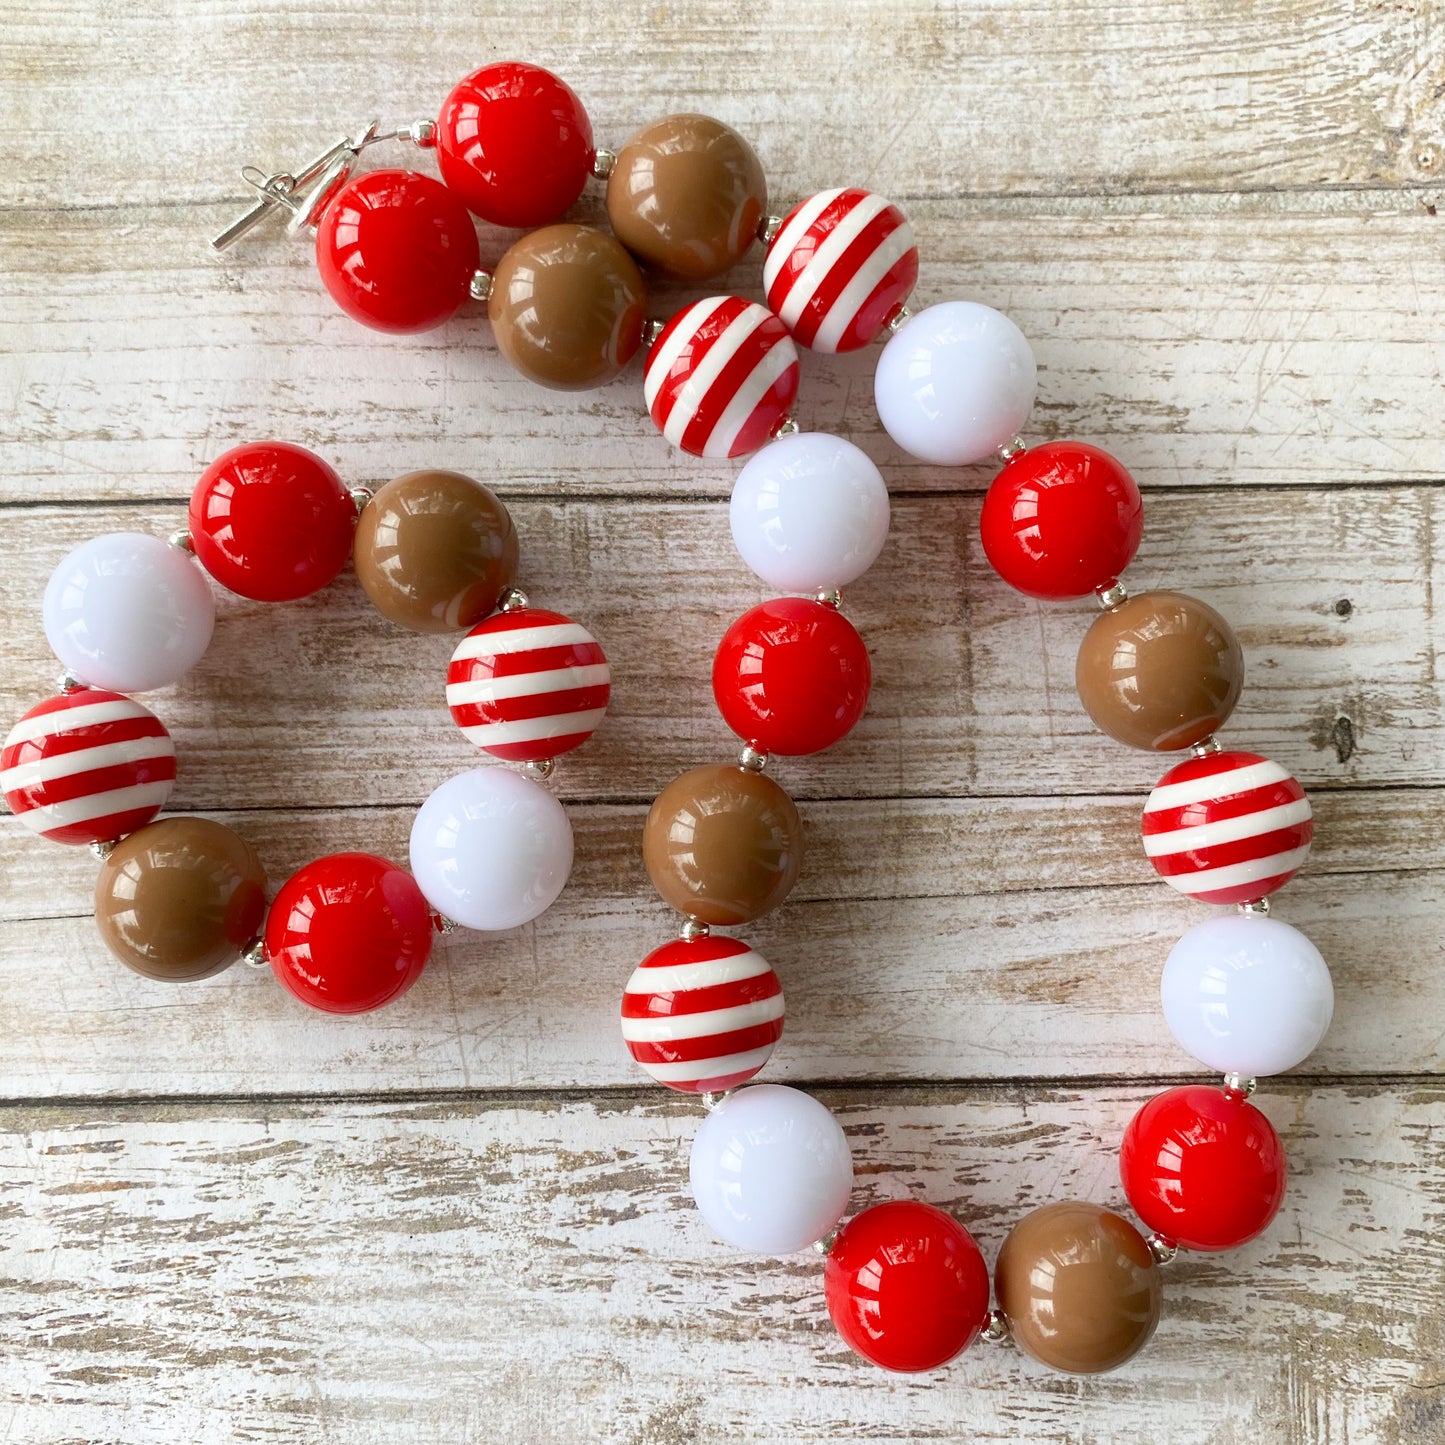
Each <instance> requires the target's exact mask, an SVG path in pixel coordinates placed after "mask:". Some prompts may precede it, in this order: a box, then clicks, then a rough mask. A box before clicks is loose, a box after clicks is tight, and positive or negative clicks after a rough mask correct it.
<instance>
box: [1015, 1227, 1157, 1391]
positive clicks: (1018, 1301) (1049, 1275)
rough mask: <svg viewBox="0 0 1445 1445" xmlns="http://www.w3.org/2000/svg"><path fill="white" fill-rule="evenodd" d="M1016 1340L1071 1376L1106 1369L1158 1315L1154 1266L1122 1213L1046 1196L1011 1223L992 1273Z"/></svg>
mask: <svg viewBox="0 0 1445 1445" xmlns="http://www.w3.org/2000/svg"><path fill="white" fill-rule="evenodd" d="M993 1285H994V1292H995V1293H996V1294H997V1296H998V1306H999V1308H1000V1309H1001V1310H1002V1311H1003V1312H1004V1314H1005V1315H1007V1316H1008V1322H1009V1330H1010V1332H1011V1333H1012V1335H1013V1338H1014V1340H1015V1342H1016V1343H1017V1344H1018V1345H1019V1347H1020V1348H1021V1349H1023V1350H1025V1351H1026V1352H1027V1353H1028V1354H1030V1355H1032V1356H1033V1357H1034V1359H1036V1360H1039V1361H1040V1362H1041V1363H1043V1364H1045V1365H1049V1366H1051V1367H1052V1368H1053V1369H1055V1370H1064V1371H1066V1372H1067V1373H1069V1374H1071V1375H1096V1374H1099V1373H1101V1372H1102V1371H1104V1370H1112V1369H1115V1368H1116V1367H1117V1366H1119V1365H1122V1364H1123V1363H1124V1361H1125V1360H1127V1359H1130V1358H1131V1357H1132V1356H1134V1355H1136V1354H1138V1352H1139V1351H1140V1350H1141V1349H1143V1348H1144V1345H1145V1343H1146V1342H1147V1341H1148V1339H1149V1336H1150V1335H1152V1334H1153V1333H1154V1327H1155V1326H1156V1325H1157V1324H1158V1323H1159V1309H1160V1305H1161V1304H1162V1302H1163V1291H1162V1289H1161V1287H1160V1282H1159V1266H1158V1265H1157V1264H1156V1263H1155V1262H1154V1256H1153V1255H1152V1254H1150V1252H1149V1246H1148V1244H1147V1243H1146V1242H1145V1239H1144V1236H1143V1235H1141V1234H1140V1233H1139V1231H1138V1230H1137V1229H1135V1228H1134V1226H1133V1225H1132V1224H1130V1223H1129V1221H1128V1220H1127V1219H1124V1218H1123V1217H1122V1216H1120V1215H1118V1214H1115V1213H1114V1212H1113V1211H1112V1210H1110V1209H1104V1208H1102V1207H1101V1206H1100V1205H1097V1204H1082V1203H1072V1202H1071V1203H1067V1204H1046V1205H1045V1206H1044V1207H1043V1208H1042V1209H1036V1210H1034V1212H1033V1213H1032V1214H1030V1215H1027V1216H1025V1217H1024V1218H1023V1219H1021V1220H1020V1221H1019V1222H1018V1223H1017V1224H1016V1225H1014V1227H1013V1229H1012V1231H1011V1232H1010V1233H1009V1236H1008V1238H1007V1239H1006V1240H1004V1242H1003V1248H1002V1249H1001V1250H1000V1251H999V1256H998V1263H997V1264H996V1265H995V1266H994V1272H993Z"/></svg>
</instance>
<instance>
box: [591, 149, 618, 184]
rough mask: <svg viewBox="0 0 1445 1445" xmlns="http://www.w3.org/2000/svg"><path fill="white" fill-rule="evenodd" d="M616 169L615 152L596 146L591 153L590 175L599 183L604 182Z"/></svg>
mask: <svg viewBox="0 0 1445 1445" xmlns="http://www.w3.org/2000/svg"><path fill="white" fill-rule="evenodd" d="M616 168H617V152H616V151H610V150H608V149H607V147H606V146H598V147H597V149H596V150H595V151H593V152H592V174H593V175H594V176H596V177H597V179H598V180H599V181H605V180H606V179H607V177H608V176H610V175H611V174H612V172H613V171H614V170H615V169H616Z"/></svg>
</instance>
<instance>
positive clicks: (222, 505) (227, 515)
mask: <svg viewBox="0 0 1445 1445" xmlns="http://www.w3.org/2000/svg"><path fill="white" fill-rule="evenodd" d="M189 525H190V533H191V548H192V550H193V551H194V552H195V554H196V560H197V561H198V562H199V563H200V564H201V566H202V567H204V568H205V569H206V571H207V572H209V573H210V574H211V576H212V577H214V578H215V579H216V581H217V582H219V583H220V584H221V586H222V587H226V588H228V589H229V590H230V591H232V592H235V593H237V594H238V595H239V596H241V597H250V598H252V599H253V600H254V601H257V602H292V601H294V600H295V599H296V598H298V597H309V596H310V595H311V593H313V592H317V591H319V590H320V589H321V588H323V587H325V586H326V584H327V583H328V582H330V581H331V580H332V579H333V578H334V577H335V576H336V575H337V573H338V572H340V571H341V569H342V568H343V567H344V566H346V563H347V561H348V560H349V558H350V557H351V537H352V533H353V532H354V531H355V530H356V505H355V503H354V502H353V501H352V500H351V495H350V493H349V492H348V491H347V489H346V484H345V483H344V482H343V481H342V480H341V478H340V477H338V476H337V475H336V473H335V472H334V471H333V470H332V469H331V468H330V467H329V466H328V465H327V464H326V463H325V462H324V461H322V460H321V458H320V457H318V456H317V455H316V453H315V452H309V451H307V450H306V448H305V447H297V446H292V445H291V444H290V443H289V442H250V443H248V444H247V445H245V446H239V447H232V448H231V450H230V451H228V452H226V453H225V454H224V455H222V456H219V457H217V458H216V460H215V461H213V462H212V463H211V465H210V466H208V467H207V468H206V470H205V471H204V472H202V473H201V479H200V481H198V482H197V483H196V489H195V491H194V492H192V493H191V507H190V515H189Z"/></svg>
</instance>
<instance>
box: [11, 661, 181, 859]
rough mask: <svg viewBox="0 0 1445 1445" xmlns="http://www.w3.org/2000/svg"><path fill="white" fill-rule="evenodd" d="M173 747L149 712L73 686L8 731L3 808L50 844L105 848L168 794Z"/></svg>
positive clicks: (172, 775)
mask: <svg viewBox="0 0 1445 1445" xmlns="http://www.w3.org/2000/svg"><path fill="white" fill-rule="evenodd" d="M175 780H176V745H175V744H174V743H173V742H172V741H171V735H170V734H169V733H168V732H167V731H166V729H165V724H164V723H162V722H161V720H160V719H159V718H158V717H157V716H156V715H155V714H154V713H153V712H152V711H151V710H150V709H149V708H148V707H145V706H143V705H142V704H141V703H138V702H136V701H134V700H133V699H131V698H128V697H123V696H122V695H121V694H120V693H118V692H106V691H104V690H102V689H101V688H94V687H86V688H79V689H77V690H76V691H75V692H66V693H61V694H59V695H58V696H56V697H51V698H47V699H46V700H45V701H44V702H42V703H40V704H39V705H38V706H36V707H33V708H31V709H30V711H29V712H28V713H26V714H25V716H24V717H22V718H21V719H20V721H19V722H17V723H16V724H15V726H14V727H13V728H11V729H10V734H9V736H8V737H7V738H6V739H5V745H4V747H3V749H0V790H3V792H4V794H5V801H6V802H7V803H8V804H9V805H10V811H11V812H12V813H14V814H15V816H16V817H17V818H19V819H20V821H21V822H22V823H24V824H25V826H26V827H27V828H29V829H31V830H32V831H33V832H36V833H39V834H40V836H41V837H42V838H50V839H52V840H53V841H54V842H56V843H108V842H111V841H113V840H114V839H116V838H122V837H124V836H125V835H126V834H127V833H134V832H135V830H136V829H137V828H141V827H144V826H145V824H147V823H149V822H150V821H151V819H152V818H154V817H155V815H156V814H157V813H159V812H160V810H161V808H162V807H163V806H164V804H165V801H166V799H167V798H168V797H170V795H171V788H172V787H173V786H174V784H175Z"/></svg>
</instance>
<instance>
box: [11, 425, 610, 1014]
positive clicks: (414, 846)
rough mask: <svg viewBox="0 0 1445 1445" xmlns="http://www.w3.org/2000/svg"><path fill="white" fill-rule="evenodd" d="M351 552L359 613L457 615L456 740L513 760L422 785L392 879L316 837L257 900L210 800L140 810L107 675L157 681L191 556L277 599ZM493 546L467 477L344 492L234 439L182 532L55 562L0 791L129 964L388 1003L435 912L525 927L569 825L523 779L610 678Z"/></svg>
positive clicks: (450, 699) (584, 642) (148, 779)
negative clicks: (232, 969)
mask: <svg viewBox="0 0 1445 1445" xmlns="http://www.w3.org/2000/svg"><path fill="white" fill-rule="evenodd" d="M353 553H354V556H355V562H356V572H357V575H358V577H359V579H360V581H361V584H362V587H363V588H364V589H365V591H366V593H367V595H368V597H369V598H370V599H371V601H372V603H373V604H374V605H375V606H376V608H377V609H378V610H379V611H380V612H381V613H382V615H383V616H385V617H387V618H388V619H390V620H391V621H393V622H396V623H398V624H400V625H401V626H403V627H406V628H409V629H411V630H412V631H416V632H423V633H437V632H454V631H459V630H464V629H465V630H466V635H465V636H464V637H463V638H462V640H461V641H460V643H459V644H458V645H457V647H456V650H455V652H454V653H453V655H452V660H451V663H450V666H449V667H448V669H447V681H446V700H447V703H448V705H449V707H450V709H451V713H452V716H453V718H454V719H455V720H456V722H457V724H458V726H459V727H460V728H461V729H462V732H463V733H464V734H465V735H466V736H467V737H468V738H469V739H470V740H471V741H472V742H474V743H475V744H476V745H477V746H478V747H479V748H481V749H482V750H483V751H484V752H487V753H489V754H490V755H491V756H493V757H495V758H498V759H501V760H504V761H506V762H511V763H515V764H519V765H520V771H511V770H509V769H506V768H498V767H485V768H473V769H471V770H469V771H467V772H463V773H459V774H457V775H456V776H454V777H451V778H448V779H447V780H446V781H445V782H443V783H442V784H441V785H440V786H439V787H438V788H437V789H436V790H435V791H434V792H433V793H432V794H431V795H430V796H429V797H428V798H427V800H426V801H425V802H424V803H423V804H422V806H421V808H420V809H419V811H418V812H417V815H416V818H415V820H414V821H413V824H412V829H411V842H410V860H411V873H410V874H408V873H407V872H406V871H405V870H403V869H401V868H399V867H398V866H397V865H396V864H394V863H392V862H390V861H388V860H387V859H385V858H381V857H377V856H376V855H374V854H370V853H357V852H347V853H334V854H329V855H327V856H325V857H322V858H318V859H316V860H315V861H314V862H312V863H309V864H307V865H306V866H305V867H304V868H302V869H301V870H300V871H299V872H297V873H295V874H293V875H292V876H291V877H290V878H289V879H288V880H287V881H286V882H285V883H284V884H283V885H282V886H281V888H280V890H279V891H278V893H277V895H276V898H275V901H274V902H273V903H272V904H271V906H270V909H269V912H268V910H267V903H266V875H265V872H264V871H263V869H262V866H261V861H260V859H259V857H258V856H257V854H256V851H255V849H254V848H252V847H251V845H250V844H249V843H247V842H246V841H245V840H244V839H243V838H241V837H240V836H239V835H238V834H236V833H235V832H233V831H232V830H231V829H230V828H227V827H224V826H223V825H222V824H220V823H217V822H215V821H213V820H211V819H208V818H200V817H194V816H180V817H168V818H162V819H160V820H159V821H153V820H155V819H156V816H157V814H158V813H159V812H160V810H161V809H162V807H164V805H165V803H166V801H167V799H168V798H169V796H170V793H171V789H172V787H173V786H174V782H175V776H176V751H175V745H174V744H173V742H172V741H171V737H170V735H169V733H168V732H167V731H166V728H165V725H164V724H163V723H162V722H161V721H160V719H159V718H158V717H157V716H156V715H155V714H154V713H153V712H152V711H151V710H150V709H149V708H147V707H145V706H144V705H143V704H142V703H139V702H137V701H136V700H135V699H134V698H133V697H130V696H128V694H130V693H138V692H147V691H150V690H151V689H153V688H159V687H165V686H168V685H169V684H171V683H174V682H177V681H179V680H180V679H181V678H182V677H183V676H184V675H185V674H186V673H187V672H189V671H190V669H191V668H192V667H194V666H195V664H196V663H197V662H199V661H200V659H201V657H202V656H203V655H204V653H205V651H206V648H207V646H208V644H209V643H210V640H211V632H212V627H213V623H214V619H215V607H214V602H213V600H212V594H211V589H210V587H209V586H208V585H207V582H206V577H205V575H203V570H202V569H204V573H205V574H209V576H210V577H211V578H212V579H213V580H214V581H216V582H217V583H219V584H220V585H221V586H223V587H225V588H228V589H229V590H230V591H232V592H234V593H237V594H238V595H240V596H242V597H246V598H249V599H252V600H254V601H260V602H285V601H294V600H296V599H299V598H302V597H306V596H309V595H310V594H312V593H314V592H316V591H318V590H319V589H320V588H322V587H325V586H326V585H327V584H328V583H330V582H331V581H332V580H333V579H334V578H335V577H336V576H337V575H338V573H339V572H340V571H341V570H342V568H343V567H344V566H345V565H346V562H347V560H348V558H350V557H351V556H352V555H353ZM517 561H518V545H517V533H516V529H515V528H514V527H513V525H512V519H511V517H510V516H509V515H508V513H507V509H506V508H505V507H504V506H503V505H502V503H501V502H500V501H499V500H498V498H497V497H496V496H494V495H493V494H492V493H491V492H490V491H489V490H488V489H487V488H486V487H484V486H482V485H481V484H480V483H478V482H475V481H473V480H472V479H471V478H470V477H465V476H462V475H461V474H460V473H457V472H447V471H421V472H410V473H408V474H407V475H405V476H402V477H398V478H396V479H395V480H394V481H391V482H388V483H387V484H386V485H385V486H383V487H382V488H380V490H379V491H377V492H376V493H375V495H373V494H371V493H370V492H369V491H367V490H366V489H364V488H357V489H355V490H350V491H348V489H347V488H346V486H345V485H344V484H343V482H342V481H341V479H340V478H339V477H338V476H337V474H336V473H335V471H333V470H332V468H331V467H330V466H329V465H328V464H327V463H326V462H325V461H323V460H322V459H321V458H320V457H318V456H316V455H314V454H313V453H311V452H309V451H307V450H305V449H304V448H302V447H298V446H291V445H289V444H287V443H283V442H258V443H253V444H249V445H246V446H240V447H236V448H234V449H232V450H231V451H229V452H227V453H226V454H225V455H224V456H222V457H220V458H218V459H217V460H216V461H215V462H214V463H212V465H211V466H210V467H208V468H207V469H206V471H205V472H204V473H203V475H202V476H201V478H200V480H199V482H198V483H197V484H196V488H195V491H194V494H193V495H192V497H191V504H190V514H189V530H188V531H185V532H178V533H176V534H175V535H174V536H173V537H172V538H171V539H170V541H169V542H163V541H161V540H160V539H159V538H158V537H152V536H148V535H145V534H142V533H124V532H118V533H111V534H108V535H106V536H101V537H96V538H94V539H92V540H91V541H89V542H85V543H83V544H81V546H79V547H77V548H76V549H75V550H74V551H72V552H71V553H70V554H69V555H68V556H67V557H66V558H65V559H64V560H63V561H62V562H61V563H60V565H59V567H57V568H56V570H55V572H54V574H53V575H52V576H51V578H50V582H49V584H48V585H47V587H46V589H45V600H44V616H45V631H46V636H47V637H48V639H49V641H50V645H51V647H52V648H53V649H54V651H55V654H56V656H57V657H58V658H59V659H60V661H61V663H62V664H63V665H64V666H65V668H66V672H65V674H64V676H63V677H62V678H61V682H60V691H59V693H58V694H57V695H56V696H54V697H51V698H48V699H46V700H45V701H44V702H42V703H40V704H39V705H38V706H36V707H34V708H32V709H31V710H30V711H29V712H27V713H26V714H25V715H24V717H22V718H21V719H20V720H19V722H17V723H16V724H15V726H14V727H13V728H12V729H11V730H10V734H9V736H8V737H7V738H6V740H5V744H4V748H3V751H0V787H3V790H4V793H5V800H6V802H7V803H8V804H9V806H10V810H11V811H12V812H13V813H14V814H15V815H16V816H17V817H18V818H19V820H20V821H21V822H22V823H23V824H24V825H25V826H26V827H27V828H30V829H31V830H33V831H34V832H37V833H39V834H40V835H41V836H43V837H45V838H49V839H51V840H53V841H55V842H58V843H70V844H87V843H88V844H89V845H90V846H91V847H92V849H93V850H94V851H95V852H96V854H97V855H98V856H99V857H100V858H101V860H102V862H101V868H100V876H99V878H98V879H97V881H96V886H95V918H96V922H97V924H98V926H99V929H100V933H101V937H102V938H103V939H104V941H105V943H106V945H107V946H108V947H109V948H110V950H111V952H112V953H114V954H115V955H116V956H117V957H118V958H119V959H120V960H121V962H123V963H125V964H127V965H128V966H129V967H131V968H133V969H134V970H136V971H137V972H138V973H141V974H144V975H145V976H147V977H148V978H152V979H157V980H161V981H165V982H171V983H186V982H190V981H193V980H196V979H202V978H209V977H211V976H212V975H213V974H216V973H219V972H220V971H221V970H223V969H225V968H228V967H229V966H230V965H231V964H233V963H234V962H236V960H237V959H238V958H240V957H244V958H245V959H246V960H247V961H248V962H250V963H253V964H256V965H258V966H264V965H266V964H268V963H269V964H270V966H271V968H272V970H273V971H274V973H275V976H276V978H277V979H279V980H280V982H281V983H282V984H283V985H284V986H285V987H286V988H287V989H288V990H289V991H290V992H291V993H293V994H294V995H295V996H296V997H297V998H299V999H300V1000H301V1001H302V1002H303V1003H307V1004H310V1005H311V1006H312V1007H314V1008H318V1009H322V1010H324V1011H326V1012H328V1013H361V1012H365V1011H367V1010H370V1009H374V1008H379V1007H381V1006H382V1005H383V1004H387V1003H390V1002H391V1001H392V1000H394V999H396V998H399V997H400V996H401V995H402V994H403V993H405V992H406V990H407V989H409V988H410V987H411V985H412V984H413V983H415V982H416V980H417V978H418V977H419V976H420V974H421V972H422V969H423V968H424V967H425V966H426V962H427V959H428V957H429V956H430V953H431V947H432V942H433V938H434V935H435V933H436V931H438V930H440V929H445V928H447V927H449V926H451V925H453V924H460V925H462V926H465V927H467V928H473V929H479V930H500V929H507V928H515V927H517V926H518V925H519V924H522V923H526V922H528V921H529V920H531V919H533V918H535V917H537V915H538V914H540V913H541V912H542V911H543V910H544V909H546V908H547V907H549V906H550V905H551V903H552V902H553V900H554V899H555V898H556V897H557V895H558V894H559V893H560V892H561V890H562V888H563V886H564V884H565V883H566V881H567V875H568V873H569V871H570V869H571V866H572V828H571V824H570V823H569V822H568V820H567V815H566V813H565V812H564V811H563V809H562V806H561V804H560V803H559V802H558V801H557V800H556V798H554V797H553V796H552V794H551V793H550V792H548V791H547V790H546V789H545V788H544V787H543V786H541V783H540V781H539V779H543V778H546V777H547V776H548V775H550V773H551V772H552V767H553V762H554V759H556V758H557V757H558V756H560V755H561V754H563V753H565V752H568V751H570V750H571V749H573V748H576V747H579V746H580V745H581V744H583V743H584V742H586V741H587V739H588V737H590V736H591V734H592V731H593V730H594V729H595V728H596V726H597V724H598V722H600V721H601V718H602V714H603V712H604V710H605V709H606V706H607V701H608V695H609V690H610V678H611V674H610V671H609V668H608V663H607V659H606V657H605V656H604V654H603V652H602V649H601V647H600V646H599V645H598V644H597V641H596V639H595V638H593V636H592V634H591V633H590V632H588V631H587V630H586V629H585V628H584V627H582V626H581V625H580V624H578V623H576V622H573V621H571V620H570V619H569V618H566V617H563V616H561V615H560V614H558V613H555V612H547V611H544V610H542V609H541V608H536V607H532V606H530V605H529V604H528V601H527V598H526V597H525V596H524V595H523V594H522V593H521V592H519V591H518V590H517V589H516V588H515V587H513V585H512V582H513V578H514V576H515V573H516V569H517ZM197 564H199V566H198V565H197Z"/></svg>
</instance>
